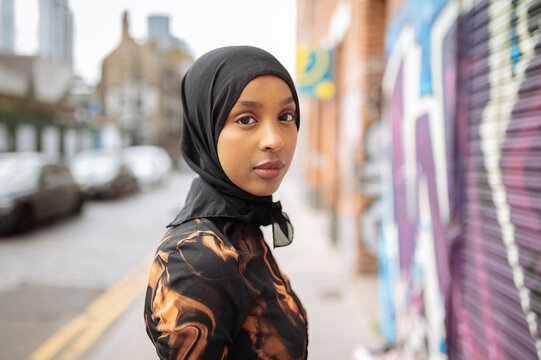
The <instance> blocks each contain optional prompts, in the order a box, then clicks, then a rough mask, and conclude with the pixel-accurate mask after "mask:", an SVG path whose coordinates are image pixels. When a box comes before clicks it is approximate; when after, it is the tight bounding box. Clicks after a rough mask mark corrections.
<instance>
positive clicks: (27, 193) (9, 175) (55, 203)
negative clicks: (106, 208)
mask: <svg viewBox="0 0 541 360" xmlns="http://www.w3.org/2000/svg"><path fill="white" fill-rule="evenodd" d="M0 184H1V186H0V233H4V234H5V233H12V232H20V231H24V230H28V229H29V228H31V227H32V226H33V225H34V224H36V223H38V222H41V221H43V220H46V219H50V218H54V217H59V216H62V215H66V214H72V213H80V212H81V208H82V206H83V203H84V199H85V197H84V194H83V193H82V191H81V189H80V188H79V186H78V185H77V183H76V182H75V180H74V178H73V176H72V174H71V172H70V169H69V168H68V167H66V166H64V165H60V164H58V163H56V162H53V161H50V160H48V159H47V158H46V157H45V156H44V155H42V154H39V153H33V152H22V153H3V154H0Z"/></svg>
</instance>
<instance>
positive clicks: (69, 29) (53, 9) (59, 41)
mask: <svg viewBox="0 0 541 360" xmlns="http://www.w3.org/2000/svg"><path fill="white" fill-rule="evenodd" d="M73 27H74V24H73V14H72V12H71V10H70V8H69V4H68V0H39V55H40V56H41V57H43V58H45V59H50V60H52V61H54V62H56V63H60V64H66V65H68V66H69V67H70V68H71V67H73Z"/></svg>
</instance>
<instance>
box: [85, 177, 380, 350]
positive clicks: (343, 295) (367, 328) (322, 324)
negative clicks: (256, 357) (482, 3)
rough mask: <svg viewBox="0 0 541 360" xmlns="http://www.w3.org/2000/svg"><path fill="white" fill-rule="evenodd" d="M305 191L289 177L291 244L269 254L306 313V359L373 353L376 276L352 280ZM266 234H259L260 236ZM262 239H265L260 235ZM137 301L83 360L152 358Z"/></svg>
mask: <svg viewBox="0 0 541 360" xmlns="http://www.w3.org/2000/svg"><path fill="white" fill-rule="evenodd" d="M304 196H305V186H304V185H303V184H302V183H301V182H300V181H299V180H297V179H295V178H294V177H290V179H289V180H287V181H286V182H285V183H284V184H283V186H282V188H281V189H280V191H279V193H278V194H277V195H276V198H277V199H279V200H281V201H282V204H283V207H284V210H286V211H287V212H288V214H289V215H290V218H291V221H292V223H293V225H294V227H295V240H294V242H293V244H291V245H290V246H288V247H285V248H278V249H276V250H274V254H275V257H276V259H277V261H278V263H279V264H280V266H281V268H282V271H283V272H284V273H285V274H286V275H287V276H288V277H289V278H290V280H291V284H292V287H293V289H294V290H295V292H296V293H297V295H298V296H299V298H300V299H301V301H302V302H303V304H304V307H305V308H306V311H307V313H308V321H309V337H310V338H309V356H308V358H309V359H310V360H329V359H334V360H350V359H354V355H353V354H354V351H355V349H356V348H358V347H360V346H362V347H366V348H377V347H379V346H381V342H380V340H379V338H378V337H377V335H376V332H375V331H376V330H375V329H376V328H377V317H378V311H379V309H378V304H377V279H376V276H375V275H373V276H364V277H358V276H355V275H354V274H353V273H352V271H351V269H348V268H347V267H346V265H345V261H344V260H343V258H342V256H341V254H339V253H338V251H337V250H336V249H334V248H333V247H332V246H331V243H330V239H329V236H328V235H329V217H328V216H327V215H326V214H324V213H323V212H321V211H319V212H318V211H316V210H314V209H312V208H311V207H309V206H308V205H307V201H306V199H305V197H304ZM267 230H268V229H265V233H266V234H268V232H267ZM266 237H267V238H268V235H267V236H266ZM142 312H143V296H141V297H140V298H138V300H137V301H135V303H134V304H133V305H132V306H131V307H130V309H129V310H128V311H127V312H126V313H125V314H124V315H123V316H122V317H121V318H120V319H119V320H118V321H117V322H116V323H115V324H113V326H112V327H111V328H110V329H108V330H107V331H106V332H105V333H104V336H103V337H102V338H101V339H100V340H99V341H98V343H97V344H96V345H95V346H94V348H93V349H92V350H91V351H89V353H88V354H87V356H86V357H85V359H86V360H98V359H99V360H102V359H133V360H139V359H141V360H142V359H153V358H155V352H154V348H153V347H152V344H151V342H150V340H149V339H148V338H147V337H146V334H145V331H144V324H143V315H142Z"/></svg>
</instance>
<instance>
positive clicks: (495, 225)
mask: <svg viewBox="0 0 541 360" xmlns="http://www.w3.org/2000/svg"><path fill="white" fill-rule="evenodd" d="M540 19H541V6H540V5H538V2H536V1H519V0H513V1H497V0H494V1H488V0H484V1H464V0H463V1H460V0H456V1H453V0H450V1H449V0H410V1H404V2H403V4H402V5H401V7H400V8H399V11H398V12H396V13H395V14H394V15H393V17H392V18H390V19H389V22H388V28H387V31H386V67H385V76H384V84H383V88H384V96H385V101H386V105H385V116H384V119H385V125H386V126H387V130H388V131H386V132H384V133H386V134H388V135H387V136H388V139H386V140H387V142H388V144H389V146H388V148H387V151H388V155H389V156H388V158H389V159H390V161H389V163H388V164H387V165H386V167H385V171H384V172H383V173H384V175H386V176H384V182H383V184H384V187H383V189H384V191H383V193H382V205H381V206H382V209H384V211H383V214H384V216H383V218H382V227H381V237H382V241H381V242H380V251H379V252H380V255H379V257H380V264H381V270H380V273H381V284H382V286H381V289H382V295H383V296H384V298H385V299H386V301H385V302H384V303H385V304H386V305H385V306H386V309H385V311H384V313H386V314H393V316H387V317H385V320H384V321H383V323H382V327H383V330H384V331H383V333H384V334H385V336H386V337H387V339H388V340H389V341H394V342H401V343H403V344H406V347H407V348H409V349H411V350H412V351H413V352H415V353H417V354H418V355H421V356H426V357H427V358H431V359H432V358H434V359H438V358H445V357H449V358H453V359H454V358H459V359H478V358H487V357H488V358H490V359H531V358H539V357H540V354H541V340H540V334H541V331H540V329H539V314H540V313H541V282H540V280H541V277H540V275H541V268H540V267H539V265H538V264H539V260H540V259H541V242H540V239H541V205H540V204H541V201H538V199H539V200H541V196H540V195H539V194H540V193H541V192H540V191H539V190H541V171H540V170H541V161H540V160H538V159H539V157H538V155H540V154H541V56H540V55H541V54H539V52H541V46H539V45H541V43H539V44H538V42H539V41H540V38H539V33H540V31H541V29H540V28H539V20H540ZM487 351H488V352H487Z"/></svg>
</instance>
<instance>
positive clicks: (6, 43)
mask: <svg viewBox="0 0 541 360" xmlns="http://www.w3.org/2000/svg"><path fill="white" fill-rule="evenodd" d="M14 50H15V4H14V0H1V1H0V52H13V51H14Z"/></svg>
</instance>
